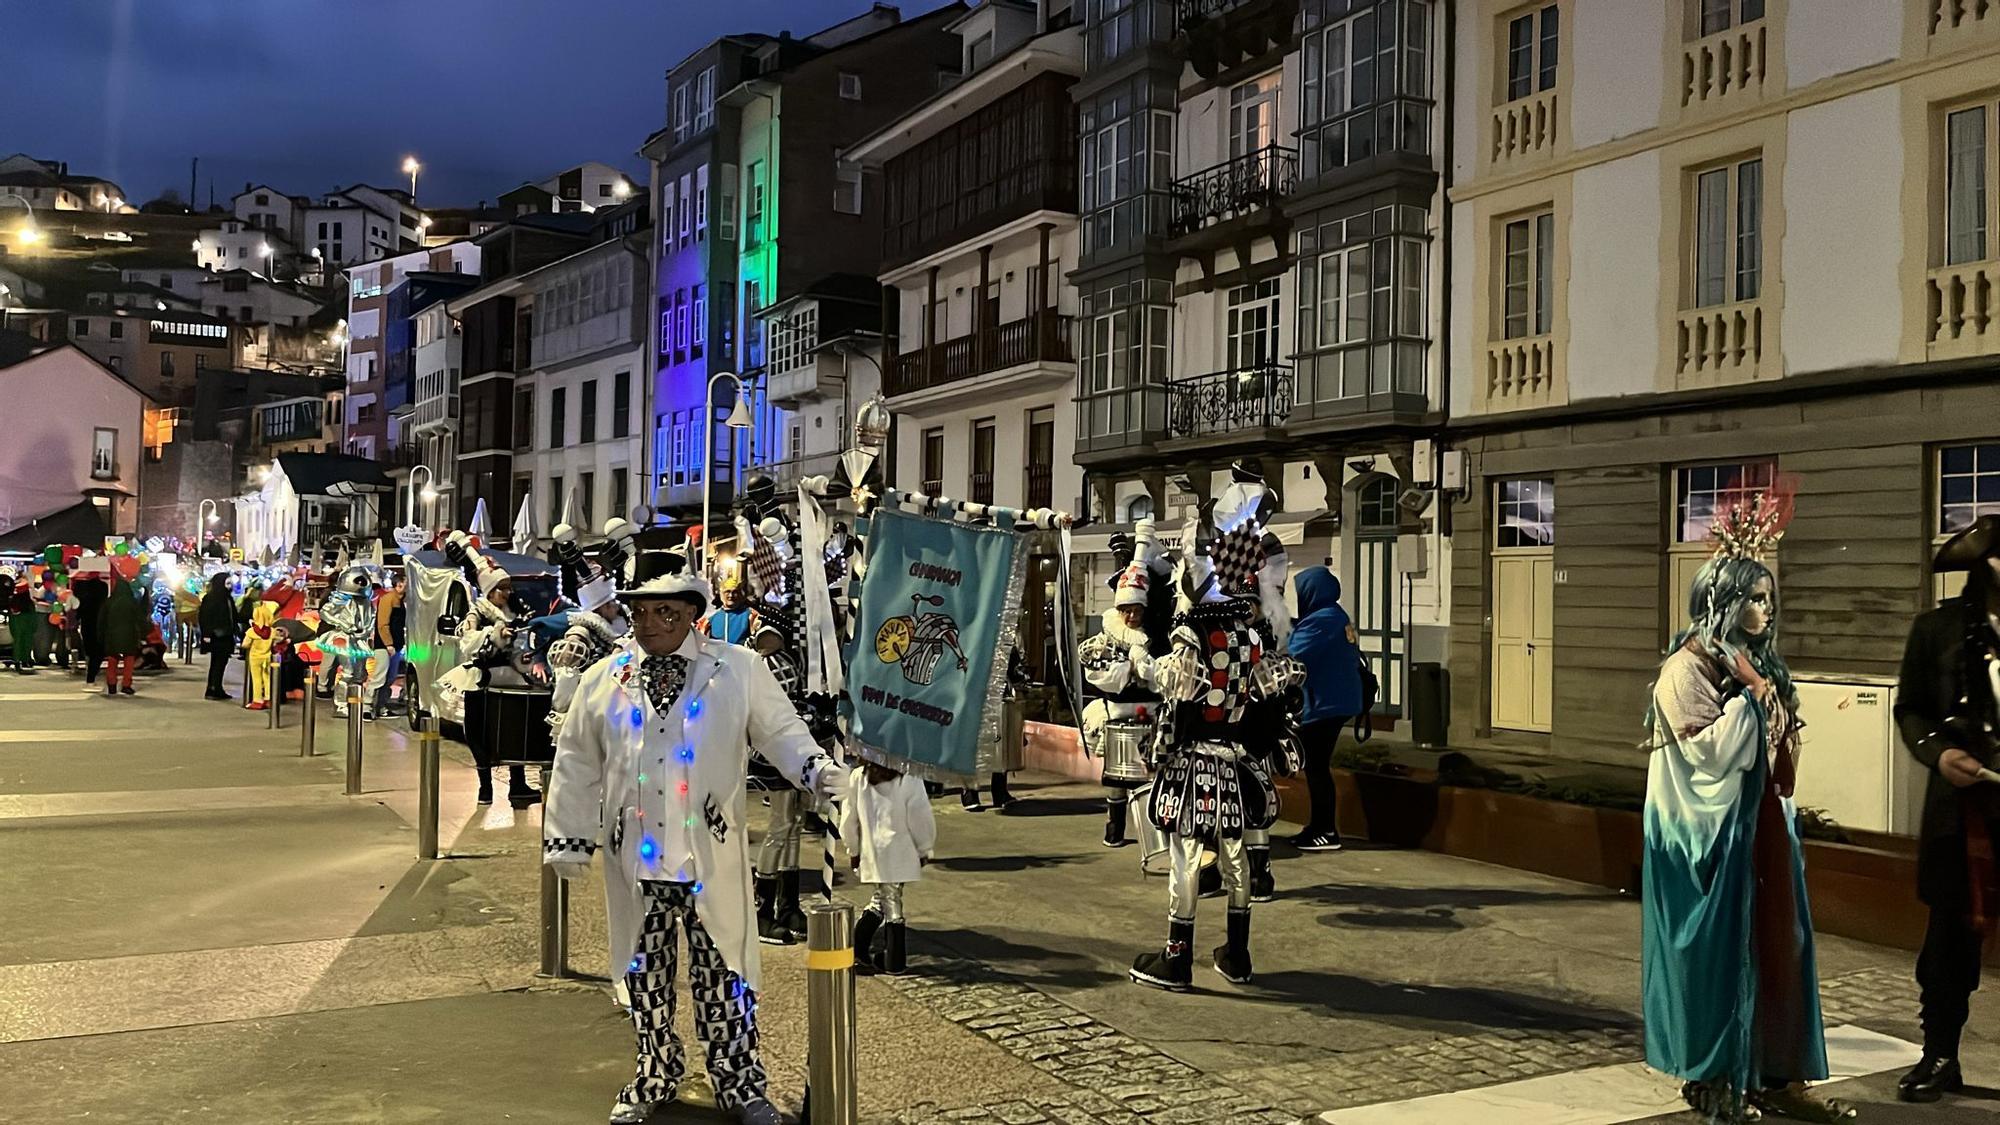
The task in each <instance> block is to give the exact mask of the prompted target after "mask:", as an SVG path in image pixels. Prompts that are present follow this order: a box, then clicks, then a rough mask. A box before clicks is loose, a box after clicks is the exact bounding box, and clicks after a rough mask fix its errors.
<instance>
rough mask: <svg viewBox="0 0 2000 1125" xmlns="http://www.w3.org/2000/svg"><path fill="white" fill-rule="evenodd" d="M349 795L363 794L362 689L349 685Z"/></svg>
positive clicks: (357, 795)
mask: <svg viewBox="0 0 2000 1125" xmlns="http://www.w3.org/2000/svg"><path fill="white" fill-rule="evenodd" d="M347 795H348V796H350V797H359V796H360V795H361V690H360V689H359V688H358V687H356V686H355V685H354V684H352V683H349V684H348V685H347Z"/></svg>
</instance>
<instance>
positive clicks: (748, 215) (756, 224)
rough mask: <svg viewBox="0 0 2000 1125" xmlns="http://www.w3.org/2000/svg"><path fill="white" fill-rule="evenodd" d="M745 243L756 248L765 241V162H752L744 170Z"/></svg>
mask: <svg viewBox="0 0 2000 1125" xmlns="http://www.w3.org/2000/svg"><path fill="white" fill-rule="evenodd" d="M743 200H744V203H743V241H744V242H745V243H747V244H749V245H751V246H756V245H759V244H761V243H762V242H763V241H764V162H763V161H761V160H757V161H752V162H751V164H750V166H749V167H747V168H745V169H744V170H743Z"/></svg>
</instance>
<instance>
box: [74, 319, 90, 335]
mask: <svg viewBox="0 0 2000 1125" xmlns="http://www.w3.org/2000/svg"><path fill="white" fill-rule="evenodd" d="M69 334H70V335H71V336H72V337H75V336H88V335H90V322H89V321H88V320H84V319H83V318H82V317H78V318H77V319H76V320H74V321H72V322H71V323H70V327H69Z"/></svg>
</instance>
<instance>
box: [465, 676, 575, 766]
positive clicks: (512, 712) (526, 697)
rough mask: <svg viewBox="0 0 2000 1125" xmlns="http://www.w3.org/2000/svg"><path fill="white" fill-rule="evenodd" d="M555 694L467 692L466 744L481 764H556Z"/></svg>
mask: <svg viewBox="0 0 2000 1125" xmlns="http://www.w3.org/2000/svg"><path fill="white" fill-rule="evenodd" d="M550 700H551V693H549V692H546V691H536V690H534V689H531V688H504V687H501V688H496V687H488V688H485V689H483V690H480V691H469V692H466V693H465V724H464V725H465V741H466V744H467V745H468V746H470V747H471V748H472V753H473V757H474V759H475V760H479V761H480V764H481V765H486V766H493V765H513V764H516V763H523V764H530V765H539V766H546V765H549V764H551V763H552V762H554V761H555V756H556V749H555V743H554V741H553V737H552V735H551V733H550V731H549V704H550Z"/></svg>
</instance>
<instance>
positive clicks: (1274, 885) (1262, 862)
mask: <svg viewBox="0 0 2000 1125" xmlns="http://www.w3.org/2000/svg"><path fill="white" fill-rule="evenodd" d="M1244 853H1245V855H1246V856H1247V858H1248V859H1249V860H1250V901H1251V902H1269V901H1271V900H1272V899H1274V898H1277V897H1278V881H1277V880H1276V879H1274V878H1272V877H1271V849H1269V848H1245V849H1244Z"/></svg>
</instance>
